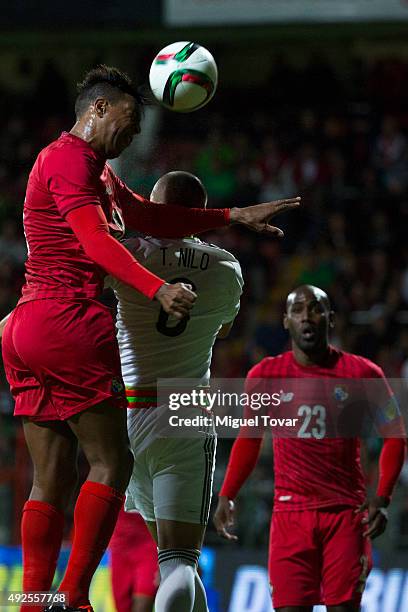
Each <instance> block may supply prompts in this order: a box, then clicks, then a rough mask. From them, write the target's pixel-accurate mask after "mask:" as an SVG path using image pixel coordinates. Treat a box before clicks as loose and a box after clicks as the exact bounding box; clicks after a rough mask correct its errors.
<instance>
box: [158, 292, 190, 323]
mask: <svg viewBox="0 0 408 612" xmlns="http://www.w3.org/2000/svg"><path fill="white" fill-rule="evenodd" d="M154 297H155V299H156V300H158V301H159V302H160V304H161V305H162V307H163V310H164V311H165V312H167V313H168V314H171V315H173V316H174V317H175V318H176V319H183V318H184V317H187V316H188V313H189V311H190V310H191V309H192V307H193V305H194V302H195V301H196V299H197V294H196V293H194V291H191V287H190V285H185V284H184V283H175V284H174V285H171V284H170V283H164V285H162V286H161V287H160V289H159V290H158V291H157V292H156V295H155V296H154Z"/></svg>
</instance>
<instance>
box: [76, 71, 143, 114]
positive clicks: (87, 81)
mask: <svg viewBox="0 0 408 612" xmlns="http://www.w3.org/2000/svg"><path fill="white" fill-rule="evenodd" d="M77 91H78V95H77V98H76V101H75V114H76V117H77V119H78V118H79V117H81V115H82V114H83V113H84V112H85V111H86V109H87V108H88V106H89V105H90V104H91V103H92V102H93V101H94V100H96V98H99V97H104V98H106V99H107V100H109V101H110V102H113V103H115V102H116V101H117V100H118V99H119V98H120V96H121V95H122V94H129V95H130V96H133V98H135V100H136V102H137V104H138V105H139V106H144V105H145V104H146V102H147V100H146V97H145V96H144V94H143V93H141V92H140V91H139V90H138V88H137V87H135V85H133V83H132V81H131V79H130V77H129V76H128V75H127V74H126V73H125V72H121V71H120V70H118V69H117V68H113V67H112V66H105V64H100V65H99V66H97V67H96V68H93V69H92V70H90V71H89V72H87V73H86V74H85V77H84V79H83V81H81V82H80V83H78V84H77Z"/></svg>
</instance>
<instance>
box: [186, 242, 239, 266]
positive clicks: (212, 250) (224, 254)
mask: <svg viewBox="0 0 408 612" xmlns="http://www.w3.org/2000/svg"><path fill="white" fill-rule="evenodd" d="M195 248H199V249H200V250H202V251H206V252H207V253H208V254H209V255H212V256H213V257H215V258H216V259H218V260H219V261H230V262H232V263H236V264H238V265H239V261H238V259H237V258H236V257H235V256H234V255H233V254H232V253H230V252H229V251H226V250H225V249H222V248H221V247H219V246H217V245H216V244H210V243H208V242H202V241H201V240H198V239H197V238H196V239H195Z"/></svg>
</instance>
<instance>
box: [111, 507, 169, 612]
mask: <svg viewBox="0 0 408 612" xmlns="http://www.w3.org/2000/svg"><path fill="white" fill-rule="evenodd" d="M110 560H111V577H112V591H113V597H114V600H115V605H116V609H117V612H131V610H132V600H133V598H134V597H136V596H138V595H144V596H145V597H151V598H152V599H154V597H155V595H156V591H157V588H158V584H159V564H158V560H157V548H156V544H155V542H154V540H153V538H152V536H151V535H150V533H149V530H148V529H147V527H146V523H145V522H144V520H143V518H142V517H141V515H140V514H139V513H137V512H123V510H122V511H121V513H120V515H119V519H118V522H117V524H116V528H115V531H114V533H113V536H112V539H111V543H110Z"/></svg>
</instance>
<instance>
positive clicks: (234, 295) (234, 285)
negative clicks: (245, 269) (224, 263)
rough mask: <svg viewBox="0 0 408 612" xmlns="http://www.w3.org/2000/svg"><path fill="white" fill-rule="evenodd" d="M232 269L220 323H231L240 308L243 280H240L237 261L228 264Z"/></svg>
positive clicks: (240, 275)
mask: <svg viewBox="0 0 408 612" xmlns="http://www.w3.org/2000/svg"><path fill="white" fill-rule="evenodd" d="M228 263H229V264H230V265H231V267H232V275H231V276H232V278H231V282H230V285H229V291H228V297H229V299H228V302H227V307H226V309H225V314H224V317H223V320H222V323H223V324H225V323H231V321H233V320H234V319H235V317H236V316H237V314H238V312H239V307H240V299H241V295H242V288H243V286H244V280H243V278H242V271H241V266H240V265H239V263H238V261H234V262H228Z"/></svg>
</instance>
